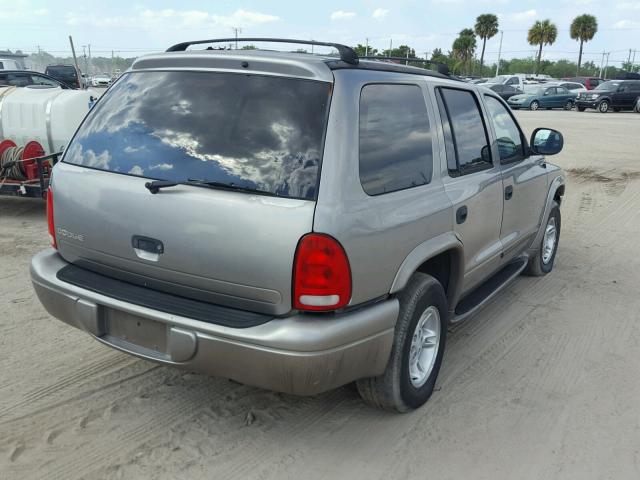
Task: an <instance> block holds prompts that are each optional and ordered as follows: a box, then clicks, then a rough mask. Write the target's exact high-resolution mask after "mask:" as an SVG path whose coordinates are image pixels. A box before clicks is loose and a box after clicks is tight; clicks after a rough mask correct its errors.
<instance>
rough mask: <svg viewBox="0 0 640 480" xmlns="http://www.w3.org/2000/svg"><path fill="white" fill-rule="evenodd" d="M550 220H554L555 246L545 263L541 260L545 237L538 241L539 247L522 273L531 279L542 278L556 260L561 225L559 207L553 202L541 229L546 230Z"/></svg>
mask: <svg viewBox="0 0 640 480" xmlns="http://www.w3.org/2000/svg"><path fill="white" fill-rule="evenodd" d="M551 219H554V222H555V228H556V241H555V246H554V248H553V253H552V254H551V256H550V257H549V258H548V259H547V261H546V262H545V261H544V259H543V258H544V255H543V247H544V243H545V238H544V237H545V236H544V234H543V235H542V239H541V240H540V245H538V251H537V252H536V254H535V255H534V256H532V257H531V258H530V259H529V263H528V265H527V267H526V268H525V270H524V273H525V274H526V275H531V276H533V277H542V276H543V275H546V274H547V273H549V272H550V271H551V270H553V264H554V262H555V259H556V253H557V252H558V245H559V243H560V227H561V225H562V223H561V220H562V218H561V216H560V205H558V204H557V203H555V202H554V204H553V207H551V212H549V217H548V218H547V220H546V223H545V224H544V226H543V227H542V228H543V229H545V230H546V228H547V226H548V225H549V223H550V222H551Z"/></svg>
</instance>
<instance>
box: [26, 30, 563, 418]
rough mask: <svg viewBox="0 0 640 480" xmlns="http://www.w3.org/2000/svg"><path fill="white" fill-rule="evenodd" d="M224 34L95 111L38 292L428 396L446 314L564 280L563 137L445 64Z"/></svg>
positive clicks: (58, 205) (295, 370)
mask: <svg viewBox="0 0 640 480" xmlns="http://www.w3.org/2000/svg"><path fill="white" fill-rule="evenodd" d="M244 40H246V41H264V40H265V39H244ZM221 41H222V42H228V40H227V39H222V40H206V41H204V40H203V41H197V42H185V43H182V44H178V45H175V46H173V47H171V48H170V49H169V50H168V51H167V52H165V53H162V54H154V55H147V56H144V57H141V58H139V59H137V60H136V61H135V62H134V64H133V66H132V67H131V69H130V70H129V71H128V72H127V73H125V74H123V75H122V76H121V77H120V78H119V79H118V80H117V82H115V83H114V85H113V86H111V87H110V88H109V90H108V91H107V92H106V93H105V94H104V96H103V97H102V98H100V100H99V101H98V102H97V104H96V105H95V107H94V108H93V109H92V110H91V111H90V112H89V114H88V115H87V117H86V119H85V120H84V122H83V123H82V125H81V126H80V128H79V129H78V131H77V133H76V134H75V136H74V138H73V140H72V141H71V142H70V144H69V145H68V147H67V149H66V151H65V153H64V157H63V159H62V161H61V162H59V163H58V164H57V165H56V166H55V168H54V169H53V174H52V181H51V188H50V189H49V190H48V193H47V206H48V227H49V234H50V236H51V245H52V248H50V249H48V250H46V251H44V252H41V253H39V254H38V255H36V256H35V257H34V258H33V260H32V263H31V276H32V280H33V284H34V287H35V289H36V292H37V294H38V297H39V299H40V301H41V302H42V303H43V305H44V306H45V307H46V309H47V310H48V311H49V313H51V315H53V316H55V317H57V318H59V319H60V320H62V321H64V322H66V323H68V324H70V325H72V326H75V327H77V328H80V329H82V330H85V331H86V332H88V333H89V334H91V335H92V336H93V337H94V338H95V339H96V340H98V341H99V342H102V343H104V344H106V345H109V346H111V347H113V348H116V349H118V350H121V351H123V352H127V353H130V354H133V355H136V356H138V357H142V358H145V359H148V360H153V361H156V362H161V363H164V364H168V365H175V366H177V367H182V368H186V369H189V370H193V371H200V372H205V373H208V374H212V375H217V376H221V377H226V378H231V379H234V380H236V381H239V382H242V383H246V384H250V385H255V386H259V387H263V388H268V389H273V390H277V391H282V392H288V393H293V394H299V395H309V394H315V393H318V392H322V391H325V390H328V389H332V388H335V387H338V386H341V385H344V384H347V383H349V382H354V381H355V382H357V386H358V390H359V392H360V393H361V395H362V397H363V398H364V400H365V401H366V402H368V403H369V404H371V405H375V406H378V407H380V408H384V409H387V410H393V411H399V412H404V411H408V410H411V409H415V408H417V407H419V406H420V405H422V404H423V403H424V402H425V401H427V399H428V398H429V396H430V395H431V393H432V392H433V389H434V385H435V382H436V377H437V375H438V371H439V370H440V364H441V362H442V357H443V353H444V348H445V340H446V333H447V326H448V324H450V323H454V322H459V321H461V320H463V319H465V318H468V317H469V316H470V315H472V314H474V313H475V312H476V311H478V309H479V308H480V307H482V306H483V305H484V304H485V303H486V302H487V301H488V300H489V299H490V298H491V297H493V296H494V295H495V294H496V293H497V292H498V291H500V290H501V289H502V288H503V287H504V286H505V285H507V284H508V283H509V282H510V281H512V280H514V279H515V278H517V277H518V275H519V274H520V273H521V272H525V273H529V274H533V275H544V274H546V273H548V272H550V271H551V269H552V267H553V263H554V258H555V255H556V250H557V247H558V240H559V235H560V210H559V207H560V203H561V200H562V196H563V194H564V177H565V175H564V173H563V172H562V170H561V169H559V168H558V167H556V166H555V165H552V164H549V163H547V162H546V160H545V156H547V155H552V154H555V153H558V152H559V151H560V150H561V148H562V145H563V138H562V135H561V134H560V133H559V132H556V131H554V130H551V129H537V130H536V131H534V132H533V134H532V136H531V139H530V141H527V139H526V138H525V136H524V135H523V133H522V130H521V128H520V126H519V125H518V122H517V121H516V120H515V118H514V117H513V115H512V113H511V111H510V109H509V107H508V106H507V104H506V103H505V102H504V101H503V100H502V99H501V98H500V97H499V96H498V95H496V94H494V93H492V92H491V91H488V90H487V89H484V88H480V87H478V86H476V85H473V84H470V83H465V82H462V81H458V80H456V79H454V78H452V77H451V76H450V75H448V70H447V69H446V67H445V66H443V65H436V66H437V68H436V69H434V70H429V69H426V68H420V67H412V66H405V65H404V60H405V59H402V60H403V62H402V63H399V62H397V61H396V60H394V59H385V58H375V59H366V58H358V56H357V55H356V53H355V52H354V51H353V50H352V49H350V48H349V47H346V46H343V45H339V44H322V43H319V42H315V44H317V45H324V46H332V47H335V48H336V49H337V50H338V54H337V55H313V54H304V53H287V52H274V51H263V50H224V51H221V50H213V49H212V48H211V47H208V48H207V49H198V48H197V45H201V44H216V43H218V42H221ZM269 41H271V42H285V40H280V39H269ZM286 42H287V43H310V42H302V41H296V40H286ZM190 47H196V48H190ZM415 61H416V62H417V61H418V60H417V59H415ZM420 61H421V62H425V63H426V64H430V65H433V63H431V62H426V61H422V60H420Z"/></svg>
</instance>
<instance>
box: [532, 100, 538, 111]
mask: <svg viewBox="0 0 640 480" xmlns="http://www.w3.org/2000/svg"><path fill="white" fill-rule="evenodd" d="M537 109H538V102H533V103H532V104H531V110H537Z"/></svg>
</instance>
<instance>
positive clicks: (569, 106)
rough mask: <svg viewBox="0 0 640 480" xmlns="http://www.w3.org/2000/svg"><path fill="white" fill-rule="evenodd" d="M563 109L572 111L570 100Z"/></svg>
mask: <svg viewBox="0 0 640 480" xmlns="http://www.w3.org/2000/svg"><path fill="white" fill-rule="evenodd" d="M564 109H565V110H571V109H573V102H572V101H571V100H567V103H565V104H564Z"/></svg>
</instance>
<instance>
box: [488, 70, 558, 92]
mask: <svg viewBox="0 0 640 480" xmlns="http://www.w3.org/2000/svg"><path fill="white" fill-rule="evenodd" d="M551 80H553V79H552V78H551V77H550V76H549V75H543V74H537V75H534V74H532V73H514V74H511V75H498V76H497V77H493V78H490V79H489V80H488V81H487V83H485V84H483V86H485V87H486V86H489V85H509V86H511V87H514V88H517V89H519V90H521V91H523V92H524V91H525V85H535V84H540V83H544V82H549V81H551Z"/></svg>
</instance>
